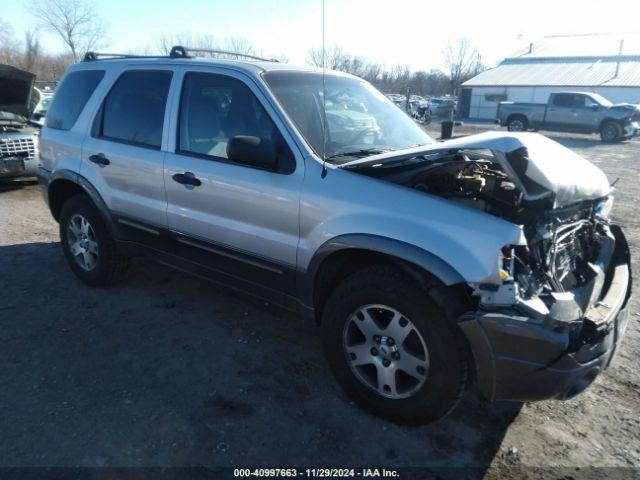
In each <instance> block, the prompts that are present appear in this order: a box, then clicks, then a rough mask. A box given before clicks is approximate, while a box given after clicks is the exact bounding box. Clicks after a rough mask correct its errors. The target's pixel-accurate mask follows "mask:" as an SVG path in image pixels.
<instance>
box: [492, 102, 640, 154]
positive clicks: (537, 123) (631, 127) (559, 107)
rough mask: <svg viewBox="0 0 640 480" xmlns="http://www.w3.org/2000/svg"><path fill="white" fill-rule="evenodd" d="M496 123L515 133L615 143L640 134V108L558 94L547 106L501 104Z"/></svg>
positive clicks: (516, 103)
mask: <svg viewBox="0 0 640 480" xmlns="http://www.w3.org/2000/svg"><path fill="white" fill-rule="evenodd" d="M496 123H499V124H500V125H501V126H503V127H504V126H506V127H507V128H508V129H509V131H511V132H522V131H525V130H529V129H534V130H550V131H555V132H575V133H599V134H600V137H601V138H602V141H604V142H615V141H620V140H625V139H629V138H632V137H636V136H639V135H640V105H631V104H627V103H621V104H617V105H614V104H613V103H611V102H610V101H609V100H607V99H606V98H604V97H602V96H601V95H598V94H597V93H588V92H558V93H552V94H551V95H549V99H548V101H547V103H546V104H544V103H521V102H500V103H499V104H498V107H497V110H496Z"/></svg>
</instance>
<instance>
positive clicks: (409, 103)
mask: <svg viewBox="0 0 640 480" xmlns="http://www.w3.org/2000/svg"><path fill="white" fill-rule="evenodd" d="M410 106H411V88H410V87H409V86H407V98H406V100H405V102H404V111H405V112H407V113H409V108H410Z"/></svg>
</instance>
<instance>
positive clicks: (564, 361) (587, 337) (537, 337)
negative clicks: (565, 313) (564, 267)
mask: <svg viewBox="0 0 640 480" xmlns="http://www.w3.org/2000/svg"><path fill="white" fill-rule="evenodd" d="M614 228H615V229H614ZM614 228H612V231H613V233H614V234H615V237H616V245H615V250H614V253H613V256H612V258H611V262H610V264H609V267H608V270H607V283H606V285H607V287H606V293H605V294H604V296H602V297H601V298H600V300H599V302H597V304H596V305H595V306H594V307H592V308H591V309H590V310H588V311H587V312H586V313H585V314H584V316H583V317H582V318H577V319H576V321H575V322H573V324H574V325H579V326H580V330H579V332H578V334H577V335H576V332H575V331H574V332H573V334H572V333H571V332H570V331H569V330H567V329H566V328H561V326H560V325H558V324H557V323H556V324H554V322H552V321H548V320H542V321H541V320H539V319H532V318H529V317H528V316H526V315H525V314H523V312H521V311H519V310H518V309H517V307H516V308H513V309H511V310H508V311H504V310H503V311H494V312H476V313H474V314H472V315H465V316H463V317H461V318H460V323H459V324H460V327H461V328H462V330H463V332H464V333H465V335H466V337H467V339H468V341H469V344H470V346H471V350H472V352H473V356H474V359H475V362H476V374H477V375H476V377H477V378H476V380H477V384H478V387H479V389H480V391H481V393H482V394H483V395H484V396H485V397H486V398H487V399H489V400H491V401H494V400H516V401H531V400H543V399H549V398H557V399H568V398H571V397H573V396H575V395H577V394H579V393H580V392H582V391H583V390H584V389H585V388H587V387H588V386H589V385H590V384H591V383H592V382H593V380H595V378H596V377H597V376H598V374H600V373H601V372H602V371H603V370H604V369H606V368H607V367H608V366H609V364H610V363H611V360H612V358H613V356H614V354H615V352H616V350H617V349H618V347H619V345H620V342H621V340H622V337H623V335H624V332H625V329H626V327H627V323H628V319H629V317H628V308H627V304H628V300H629V296H630V293H631V267H630V256H629V248H628V246H627V243H626V240H625V238H624V235H623V234H622V232H621V230H620V229H619V228H617V227H614ZM588 327H589V328H588Z"/></svg>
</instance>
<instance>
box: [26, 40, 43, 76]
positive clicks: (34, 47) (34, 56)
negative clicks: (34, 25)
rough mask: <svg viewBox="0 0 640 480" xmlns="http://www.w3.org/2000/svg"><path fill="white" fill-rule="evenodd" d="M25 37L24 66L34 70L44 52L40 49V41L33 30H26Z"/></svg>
mask: <svg viewBox="0 0 640 480" xmlns="http://www.w3.org/2000/svg"><path fill="white" fill-rule="evenodd" d="M24 37H25V38H24V59H23V61H22V68H24V69H25V70H29V71H33V70H34V67H35V66H36V64H37V63H38V60H39V59H40V55H41V53H42V52H41V50H40V41H39V40H38V37H36V35H35V34H34V33H33V32H31V31H28V30H27V31H26V32H25V35H24Z"/></svg>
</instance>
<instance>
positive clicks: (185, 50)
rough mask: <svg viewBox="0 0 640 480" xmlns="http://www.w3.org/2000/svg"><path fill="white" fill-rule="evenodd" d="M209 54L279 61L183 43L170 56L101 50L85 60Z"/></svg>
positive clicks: (86, 55)
mask: <svg viewBox="0 0 640 480" xmlns="http://www.w3.org/2000/svg"><path fill="white" fill-rule="evenodd" d="M202 54H208V55H209V56H210V57H214V55H229V56H232V57H236V58H249V59H251V60H261V61H263V62H277V61H278V60H276V59H275V58H262V57H258V56H256V55H249V54H246V53H237V52H230V51H228V50H214V49H210V48H190V47H183V46H182V45H176V46H174V47H171V52H170V53H169V56H168V57H167V56H162V55H130V54H127V53H99V52H87V53H86V54H85V55H84V59H83V61H84V62H93V61H95V60H115V59H119V58H194V57H204V56H205V55H202Z"/></svg>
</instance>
